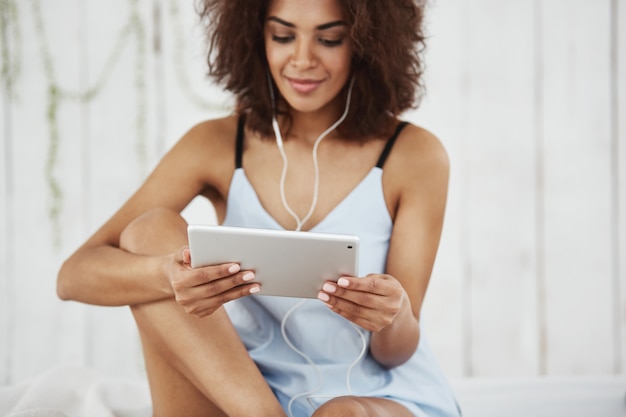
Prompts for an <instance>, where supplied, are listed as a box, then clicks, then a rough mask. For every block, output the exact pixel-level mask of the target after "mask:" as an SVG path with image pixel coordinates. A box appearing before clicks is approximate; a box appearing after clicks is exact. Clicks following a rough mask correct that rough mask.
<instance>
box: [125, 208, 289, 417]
mask: <svg viewBox="0 0 626 417" xmlns="http://www.w3.org/2000/svg"><path fill="white" fill-rule="evenodd" d="M186 227H187V224H186V223H185V221H184V220H183V219H182V218H181V217H180V216H179V215H178V214H177V213H174V212H171V211H167V210H155V211H152V212H149V213H147V214H145V215H144V216H141V217H140V218H138V219H137V220H135V221H134V222H132V223H131V224H130V225H129V226H128V227H127V229H126V230H125V231H124V233H123V234H122V237H121V244H120V245H121V246H122V247H123V248H124V249H125V250H128V251H130V252H133V253H137V254H143V255H160V254H168V253H172V252H174V251H175V250H177V249H178V248H180V247H182V246H184V245H186V244H187V229H186ZM131 308H132V312H133V315H134V317H135V320H136V322H137V326H138V328H139V333H140V335H141V340H142V344H143V349H144V356H145V361H146V369H147V372H148V380H149V383H150V391H151V394H152V401H153V408H154V416H155V417H167V416H181V415H184V416H186V417H196V416H197V417H200V416H216V417H218V416H225V415H228V416H231V417H235V416H241V417H249V416H252V415H254V416H259V417H261V416H268V417H269V416H272V417H276V416H285V412H284V411H283V409H282V408H281V406H280V404H279V403H278V401H277V400H276V398H275V396H274V394H273V393H272V391H271V389H270V388H269V386H268V385H267V383H266V381H265V379H264V378H263V376H262V375H261V373H260V372H259V370H258V368H257V367H256V365H255V363H254V362H253V361H252V359H251V358H250V356H249V355H248V352H247V351H246V349H245V347H244V345H243V343H242V342H241V339H240V338H239V335H238V334H237V332H236V331H235V329H234V328H233V326H232V324H231V322H230V320H229V318H228V315H227V314H226V312H225V310H224V309H223V308H220V309H219V310H217V311H216V312H215V313H213V314H212V315H210V316H208V317H205V318H202V319H200V318H197V317H195V316H192V315H189V314H187V313H185V312H184V310H183V309H182V307H180V306H179V305H178V304H177V303H176V302H175V301H174V300H173V299H171V300H165V301H159V302H153V303H147V304H141V305H136V306H132V307H131Z"/></svg>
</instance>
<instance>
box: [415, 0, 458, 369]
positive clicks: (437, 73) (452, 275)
mask: <svg viewBox="0 0 626 417" xmlns="http://www.w3.org/2000/svg"><path fill="white" fill-rule="evenodd" d="M463 3H464V2H463V1H462V0H452V1H445V2H444V1H438V2H432V3H431V5H430V7H429V8H428V9H427V11H426V29H427V33H428V36H429V39H428V41H427V49H426V53H425V56H424V59H425V63H426V73H425V85H426V90H427V94H426V96H425V97H424V99H423V101H422V103H421V105H420V107H419V108H418V109H416V110H412V111H409V112H407V113H406V114H405V115H404V116H403V117H404V118H406V119H407V120H410V121H412V122H413V123H415V124H417V125H421V126H423V127H425V128H426V129H428V130H430V131H431V132H433V133H434V134H435V135H436V136H438V137H439V138H440V140H441V141H442V142H443V144H444V146H445V147H446V150H447V152H448V155H449V158H450V165H451V171H450V183H449V190H448V204H447V210H446V217H445V221H444V229H443V232H442V236H441V243H440V246H439V252H438V255H437V260H436V262H435V267H434V269H433V273H432V277H431V280H430V284H429V288H428V293H427V296H426V299H425V301H424V306H423V309H422V310H423V311H422V323H423V324H422V326H423V327H424V334H425V335H426V337H427V338H428V340H429V341H430V343H431V345H432V348H433V351H434V352H435V354H436V355H437V357H438V359H439V362H440V365H441V367H442V369H443V370H444V372H445V373H446V375H449V376H450V377H458V376H462V375H463V374H464V371H465V369H466V365H465V360H466V358H465V352H466V343H464V342H465V340H464V333H463V328H462V323H463V317H464V312H465V311H466V308H465V305H464V304H463V297H462V292H461V288H462V287H461V285H462V282H463V281H462V280H463V272H464V268H463V263H462V262H461V259H462V258H463V254H464V252H463V250H462V247H463V233H462V232H461V231H462V230H463V220H464V211H463V209H462V207H463V204H462V202H461V197H462V195H463V192H462V190H463V187H462V183H463V178H464V176H463V172H464V170H463V160H464V158H463V152H462V141H463V127H464V123H465V117H464V108H463V101H462V95H461V94H459V92H461V91H464V88H463V76H464V73H463V70H464V65H463V57H464V54H463V51H462V39H463V37H464V32H463V27H464V25H463V21H464V18H463V10H464V9H463V6H464V4H463Z"/></svg>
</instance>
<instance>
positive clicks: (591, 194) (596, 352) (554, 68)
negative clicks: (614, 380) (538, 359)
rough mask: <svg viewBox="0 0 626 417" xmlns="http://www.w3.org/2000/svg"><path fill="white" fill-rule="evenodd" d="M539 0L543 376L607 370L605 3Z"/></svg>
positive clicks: (608, 265) (608, 270) (608, 257)
mask: <svg viewBox="0 0 626 417" xmlns="http://www.w3.org/2000/svg"><path fill="white" fill-rule="evenodd" d="M541 4H542V6H543V8H544V9H543V16H544V20H543V30H542V32H543V34H544V52H545V54H544V57H543V61H544V75H545V79H544V98H543V103H544V110H545V112H544V117H543V120H544V134H543V137H544V152H545V153H544V165H545V167H546V170H545V196H544V200H545V248H546V253H545V261H546V264H545V274H546V275H545V276H546V299H547V303H546V314H547V316H546V320H547V326H548V332H547V352H548V358H547V372H548V374H584V373H607V372H611V371H612V369H613V358H614V356H613V354H614V352H613V347H614V345H613V337H612V335H613V332H612V317H613V314H612V301H613V299H612V296H611V290H612V270H611V265H612V261H611V230H610V229H611V185H610V184H611V178H610V161H611V155H610V151H611V148H610V139H611V138H610V108H609V106H610V91H609V89H610V79H609V75H610V62H609V56H610V55H609V52H610V51H609V44H610V42H609V35H610V33H609V28H610V19H609V17H610V8H609V4H610V2H609V1H596V2H593V3H590V2H585V1H566V0H560V1H559V0H554V1H550V2H543V3H541Z"/></svg>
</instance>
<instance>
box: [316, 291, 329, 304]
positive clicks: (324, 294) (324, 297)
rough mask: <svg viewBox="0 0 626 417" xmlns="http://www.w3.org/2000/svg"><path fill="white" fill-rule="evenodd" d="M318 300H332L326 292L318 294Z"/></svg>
mask: <svg viewBox="0 0 626 417" xmlns="http://www.w3.org/2000/svg"><path fill="white" fill-rule="evenodd" d="M317 298H319V299H320V300H322V301H324V302H327V301H328V300H330V297H329V296H328V294H326V293H325V292H321V291H320V292H319V293H317Z"/></svg>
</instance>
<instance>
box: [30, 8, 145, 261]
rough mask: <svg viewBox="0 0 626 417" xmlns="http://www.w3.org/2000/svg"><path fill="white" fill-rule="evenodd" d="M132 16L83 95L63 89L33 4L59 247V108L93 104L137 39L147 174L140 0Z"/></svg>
mask: <svg viewBox="0 0 626 417" xmlns="http://www.w3.org/2000/svg"><path fill="white" fill-rule="evenodd" d="M130 5H131V12H130V17H129V19H128V22H127V23H126V25H124V27H123V28H122V30H121V31H120V33H119V35H118V36H117V40H116V42H115V45H114V47H113V49H112V50H111V52H110V53H109V55H108V58H107V60H106V61H105V65H104V68H103V70H102V72H101V73H100V75H99V76H98V77H97V79H96V82H95V84H94V85H93V86H91V87H90V88H87V89H86V90H85V91H82V92H73V91H69V90H66V89H63V88H61V87H60V86H59V84H58V82H57V78H56V74H55V71H54V65H53V63H52V56H51V53H50V47H49V46H48V43H47V39H48V37H47V36H46V30H45V27H44V23H43V19H42V16H41V5H40V3H39V1H38V0H30V6H31V11H32V15H33V18H34V20H35V29H36V35H37V39H38V42H39V49H40V56H41V59H42V63H43V69H44V75H45V78H46V82H47V84H48V88H47V91H48V94H47V111H46V115H47V117H46V120H47V124H48V136H49V139H48V140H49V143H48V155H47V159H46V165H45V168H44V172H45V177H46V183H47V185H48V190H49V194H50V200H51V201H50V206H49V209H48V213H49V217H50V220H51V222H52V227H53V239H54V245H55V247H57V248H58V247H59V246H60V244H61V225H60V214H61V208H62V199H63V193H62V190H61V186H60V185H59V182H58V179H57V178H56V176H55V168H56V167H57V163H58V153H59V128H58V112H59V106H60V104H61V102H62V101H64V100H79V101H81V102H83V103H88V102H90V101H92V100H93V99H94V98H95V97H97V96H98V95H99V93H100V92H101V91H102V90H103V88H104V86H105V85H106V84H107V81H108V79H109V78H110V75H111V74H112V72H113V68H114V67H115V64H116V63H117V62H118V61H119V57H120V55H121V52H122V50H123V49H124V47H125V46H126V45H127V44H128V38H130V37H134V38H135V42H136V45H137V49H136V55H135V56H136V61H135V90H136V93H137V119H136V123H135V129H136V137H137V139H136V151H137V159H138V161H139V165H140V169H141V172H144V173H145V172H146V170H147V151H146V149H147V146H146V128H145V124H146V116H145V113H146V97H145V96H146V94H145V92H146V88H145V82H144V79H145V57H146V50H145V38H146V37H145V26H144V23H143V21H142V20H141V17H140V14H139V7H138V0H131V1H130Z"/></svg>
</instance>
